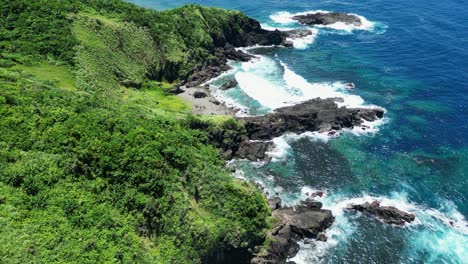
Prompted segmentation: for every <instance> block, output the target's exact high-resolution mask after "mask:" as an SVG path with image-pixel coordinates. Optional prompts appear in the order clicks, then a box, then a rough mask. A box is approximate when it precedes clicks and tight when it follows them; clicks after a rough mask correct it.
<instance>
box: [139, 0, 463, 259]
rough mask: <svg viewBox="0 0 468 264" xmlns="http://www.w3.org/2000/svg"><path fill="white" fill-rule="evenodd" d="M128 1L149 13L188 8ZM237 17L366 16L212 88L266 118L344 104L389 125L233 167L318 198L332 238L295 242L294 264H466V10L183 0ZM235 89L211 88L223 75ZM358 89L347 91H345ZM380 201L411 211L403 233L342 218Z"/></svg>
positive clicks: (269, 56)
mask: <svg viewBox="0 0 468 264" xmlns="http://www.w3.org/2000/svg"><path fill="white" fill-rule="evenodd" d="M132 2H134V3H136V4H139V5H142V6H145V7H150V8H156V9H166V8H172V7H177V6H179V5H181V4H183V3H186V2H187V1H179V0H175V1H174V0H171V1H161V0H159V1H155V0H154V1H150V0H133V1H132ZM190 2H195V3H200V4H203V5H208V6H219V7H224V8H231V9H240V10H242V11H244V12H245V13H247V14H248V15H249V16H251V17H253V18H256V19H257V20H259V21H260V22H261V23H262V25H263V26H264V27H267V28H279V29H290V28H304V27H302V26H300V25H299V24H297V23H294V22H293V21H291V20H290V17H291V15H293V14H296V13H300V12H310V11H315V10H328V11H342V12H347V13H354V14H357V15H359V16H362V19H363V21H365V23H364V25H363V26H361V27H349V26H346V25H339V24H337V25H333V26H332V27H325V28H323V27H322V28H309V29H310V30H312V31H313V33H314V34H313V35H312V36H311V37H309V38H305V39H301V40H296V41H295V43H294V49H285V48H267V49H265V48H264V49H258V50H249V52H251V53H254V54H257V55H258V56H259V59H258V60H255V61H253V62H249V63H234V64H233V67H234V70H233V71H231V72H230V73H228V74H226V75H224V76H223V77H222V78H220V79H219V80H217V81H214V82H213V83H212V85H213V87H214V92H215V93H216V95H217V96H218V97H219V98H220V99H222V100H224V101H226V102H227V103H229V104H232V105H235V106H236V107H238V108H240V109H242V111H241V112H240V113H239V114H241V115H247V114H249V115H257V114H265V113H268V112H270V111H272V110H273V109H275V108H277V107H281V106H284V105H291V104H295V103H297V102H299V101H301V100H304V99H307V98H315V97H323V98H326V97H335V96H340V97H343V98H344V99H345V100H344V102H343V105H346V106H364V107H369V106H371V105H377V106H380V107H383V108H385V109H386V110H387V113H386V119H385V120H384V122H381V123H378V124H369V125H370V126H371V127H372V129H369V130H366V131H362V130H360V129H355V130H353V131H347V132H344V133H342V135H341V136H340V137H338V138H334V139H329V138H327V137H325V136H323V135H317V134H313V133H306V134H304V135H300V136H297V135H288V136H285V137H282V138H278V139H276V140H275V142H276V143H277V146H278V147H277V149H275V150H274V151H273V152H272V153H270V154H271V156H272V157H273V160H274V162H272V163H270V164H268V165H262V164H252V163H249V162H242V161H240V162H238V167H240V168H242V170H243V176H244V177H246V178H248V179H250V180H254V181H258V182H261V183H262V184H263V185H265V186H266V188H267V189H268V190H269V192H270V193H276V192H278V193H279V194H280V195H281V197H282V198H283V200H284V201H285V202H286V203H287V204H294V203H296V202H297V201H299V200H300V199H303V198H305V196H306V194H307V193H310V192H312V191H313V190H325V191H326V195H325V197H323V198H322V202H323V203H324V205H325V207H326V208H329V209H331V210H333V213H334V214H335V215H336V222H335V224H334V225H333V226H332V228H331V229H330V230H329V231H328V236H329V237H330V239H329V241H328V242H317V243H315V244H309V245H302V250H301V251H300V252H299V254H298V255H297V256H296V257H295V258H294V259H293V260H294V261H296V262H297V263H468V226H467V225H468V223H467V221H466V217H468V201H467V196H468V191H467V190H468V139H467V137H468V136H467V135H468V122H467V119H468V110H467V104H466V102H467V100H468V85H467V82H468V20H467V18H466V14H467V13H468V2H466V1H462V0H444V1H435V0H424V1H423V0H413V1H401V0H386V1H383V0H374V1H362V0H359V1H358V0H353V1H322V0H317V1H302V0H288V1H276V0H257V1H227V0H223V1H215V0H207V1H206V0H205V1H203V0H198V1H190ZM230 78H231V79H232V78H236V79H237V80H238V82H239V87H236V88H235V89H232V90H230V91H228V92H221V91H217V90H216V86H217V85H219V84H220V83H222V82H223V81H224V80H225V79H230ZM350 82H352V83H354V84H355V86H356V88H355V89H352V90H349V89H346V88H345V84H346V83H350ZM375 199H378V200H380V201H382V203H383V204H384V205H385V204H387V205H394V206H397V207H399V208H401V209H404V210H407V211H410V212H413V213H415V214H416V221H415V223H414V224H411V225H410V226H407V227H404V228H397V227H392V226H386V225H383V224H382V223H380V222H378V221H374V220H372V219H369V218H366V217H364V216H361V215H359V214H351V213H347V212H344V211H343V209H344V208H345V207H346V205H347V204H348V203H350V202H363V201H372V200H375Z"/></svg>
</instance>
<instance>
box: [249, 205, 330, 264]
mask: <svg viewBox="0 0 468 264" xmlns="http://www.w3.org/2000/svg"><path fill="white" fill-rule="evenodd" d="M269 204H270V207H271V208H272V210H273V212H272V216H273V217H274V218H275V219H276V220H277V224H276V225H275V227H274V228H273V230H272V231H271V232H270V234H269V235H268V237H269V239H270V242H269V244H268V245H267V246H265V247H264V248H262V249H260V250H259V252H257V253H256V254H255V255H254V257H253V259H252V260H251V263H252V264H267V263H268V264H277V263H278V264H279V263H285V261H286V260H287V259H288V258H291V257H294V256H295V255H296V254H297V252H298V251H299V244H298V243H297V242H298V241H300V240H302V239H305V238H311V239H322V240H323V239H324V237H325V235H324V234H322V233H321V232H323V231H324V230H325V229H327V228H328V227H330V226H331V225H332V223H333V221H334V219H335V218H334V217H333V215H332V212H331V211H330V210H324V209H322V203H320V202H317V201H314V200H310V199H308V200H306V201H304V202H302V203H301V204H299V205H297V206H295V207H284V208H282V207H281V200H280V199H279V197H275V198H271V199H270V200H269ZM325 239H326V237H325ZM290 263H293V262H290Z"/></svg>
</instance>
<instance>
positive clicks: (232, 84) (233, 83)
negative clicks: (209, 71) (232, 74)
mask: <svg viewBox="0 0 468 264" xmlns="http://www.w3.org/2000/svg"><path fill="white" fill-rule="evenodd" d="M237 85H239V83H238V82H237V81H236V80H231V81H229V82H227V83H225V84H223V85H222V86H221V87H220V88H219V89H221V90H223V91H226V90H229V89H232V88H234V87H236V86H237Z"/></svg>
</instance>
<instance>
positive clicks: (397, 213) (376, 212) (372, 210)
mask: <svg viewBox="0 0 468 264" xmlns="http://www.w3.org/2000/svg"><path fill="white" fill-rule="evenodd" d="M348 209H349V210H356V211H359V212H362V213H363V214H365V215H369V216H373V217H376V218H378V219H380V220H382V221H383V222H384V223H387V224H393V225H404V224H405V223H411V222H413V221H414V219H415V216H414V214H411V213H407V212H404V211H401V210H399V209H397V208H396V207H393V206H380V202H378V201H374V202H372V203H364V204H352V205H350V206H349V208H348Z"/></svg>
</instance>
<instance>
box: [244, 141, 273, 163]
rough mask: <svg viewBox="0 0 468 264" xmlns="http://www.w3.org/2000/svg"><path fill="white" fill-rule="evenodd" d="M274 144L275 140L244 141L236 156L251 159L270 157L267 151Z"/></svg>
mask: <svg viewBox="0 0 468 264" xmlns="http://www.w3.org/2000/svg"><path fill="white" fill-rule="evenodd" d="M273 145H274V144H273V142H270V141H244V142H242V144H241V145H240V148H239V149H238V150H237V152H236V153H235V157H236V158H240V159H248V160H251V161H258V160H264V159H266V158H267V157H268V156H267V155H266V152H267V151H268V150H270V149H271V148H272V147H273Z"/></svg>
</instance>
